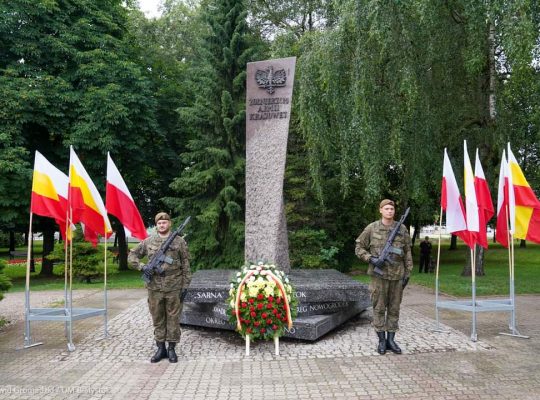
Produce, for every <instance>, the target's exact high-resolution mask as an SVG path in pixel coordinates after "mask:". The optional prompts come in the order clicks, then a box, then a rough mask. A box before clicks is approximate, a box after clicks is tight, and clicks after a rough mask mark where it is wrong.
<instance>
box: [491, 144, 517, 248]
mask: <svg viewBox="0 0 540 400" xmlns="http://www.w3.org/2000/svg"><path fill="white" fill-rule="evenodd" d="M508 188H509V176H508V161H507V160H506V152H505V150H503V153H502V158H501V168H500V170H499V188H498V193H497V226H496V232H495V240H496V241H497V242H499V243H500V244H502V245H503V246H504V247H508V235H509V232H508V229H509V227H508V220H509V215H508V211H509V208H510V202H511V200H512V203H515V201H514V199H513V196H512V199H510V196H509V194H510V191H509V190H508ZM512 194H513V193H512ZM513 207H514V205H513V204H512V208H513Z"/></svg>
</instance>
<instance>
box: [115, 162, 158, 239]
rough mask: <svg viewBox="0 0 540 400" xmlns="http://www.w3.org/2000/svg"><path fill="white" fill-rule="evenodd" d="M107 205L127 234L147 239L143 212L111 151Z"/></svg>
mask: <svg viewBox="0 0 540 400" xmlns="http://www.w3.org/2000/svg"><path fill="white" fill-rule="evenodd" d="M105 203H106V204H105V207H106V208H107V212H108V213H109V214H111V215H114V216H115V217H116V218H118V220H119V221H120V222H121V223H122V225H124V227H125V228H126V231H127V232H126V234H127V235H128V236H132V237H135V238H138V239H140V240H143V239H146V237H147V236H148V234H147V233H146V228H145V227H144V223H143V220H142V218H141V214H140V213H139V210H138V209H137V206H136V205H135V202H134V201H133V197H131V193H129V189H128V187H127V186H126V183H125V182H124V179H122V176H121V175H120V171H118V168H116V165H114V162H113V160H112V158H111V156H110V154H109V153H107V189H106V200H105Z"/></svg>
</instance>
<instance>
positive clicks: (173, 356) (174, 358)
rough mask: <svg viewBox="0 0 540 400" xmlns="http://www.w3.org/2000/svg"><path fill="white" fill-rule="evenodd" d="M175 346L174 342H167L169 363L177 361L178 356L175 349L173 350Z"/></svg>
mask: <svg viewBox="0 0 540 400" xmlns="http://www.w3.org/2000/svg"><path fill="white" fill-rule="evenodd" d="M175 347H176V342H169V350H168V354H169V362H171V363H176V362H178V356H177V355H176V351H175V350H174V348H175Z"/></svg>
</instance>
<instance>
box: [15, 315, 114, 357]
mask: <svg viewBox="0 0 540 400" xmlns="http://www.w3.org/2000/svg"><path fill="white" fill-rule="evenodd" d="M100 315H103V316H104V317H105V318H106V316H107V310H106V309H104V308H71V309H70V308H31V309H30V310H28V312H27V313H26V316H25V326H26V328H25V335H24V346H23V348H24V349H27V348H30V347H34V346H38V345H41V344H43V342H39V343H32V339H31V334H30V322H31V321H57V322H64V323H65V334H66V338H67V339H68V343H67V348H68V350H69V351H74V350H75V345H74V344H73V321H78V320H81V319H85V318H90V317H96V316H100ZM106 337H108V334H107V332H106V331H105V337H104V338H106Z"/></svg>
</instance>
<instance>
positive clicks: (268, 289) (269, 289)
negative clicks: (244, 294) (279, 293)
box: [264, 286, 274, 297]
mask: <svg viewBox="0 0 540 400" xmlns="http://www.w3.org/2000/svg"><path fill="white" fill-rule="evenodd" d="M264 294H265V295H266V297H268V296H272V295H273V294H274V288H273V287H271V286H267V287H265V288H264Z"/></svg>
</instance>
